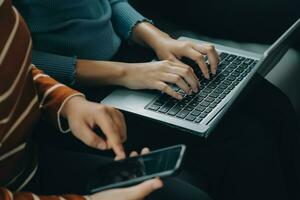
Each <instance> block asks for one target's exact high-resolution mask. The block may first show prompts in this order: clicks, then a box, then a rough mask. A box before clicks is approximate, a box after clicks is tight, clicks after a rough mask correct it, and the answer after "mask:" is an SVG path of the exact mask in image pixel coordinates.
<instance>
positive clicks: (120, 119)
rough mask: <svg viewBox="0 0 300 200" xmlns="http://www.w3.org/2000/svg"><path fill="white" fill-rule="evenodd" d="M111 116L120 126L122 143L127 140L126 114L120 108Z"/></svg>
mask: <svg viewBox="0 0 300 200" xmlns="http://www.w3.org/2000/svg"><path fill="white" fill-rule="evenodd" d="M111 117H112V119H113V120H114V121H115V123H116V125H117V126H118V131H119V133H120V137H121V141H122V143H123V142H125V141H126V140H127V126H126V122H125V117H124V115H123V114H122V113H121V112H120V111H119V110H117V109H114V112H112V115H111Z"/></svg>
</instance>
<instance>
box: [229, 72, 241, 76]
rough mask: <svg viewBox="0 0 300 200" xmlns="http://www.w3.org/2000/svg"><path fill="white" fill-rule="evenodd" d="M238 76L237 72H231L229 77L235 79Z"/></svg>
mask: <svg viewBox="0 0 300 200" xmlns="http://www.w3.org/2000/svg"><path fill="white" fill-rule="evenodd" d="M239 75H240V74H239V73H238V72H232V73H231V76H235V77H238V76H239Z"/></svg>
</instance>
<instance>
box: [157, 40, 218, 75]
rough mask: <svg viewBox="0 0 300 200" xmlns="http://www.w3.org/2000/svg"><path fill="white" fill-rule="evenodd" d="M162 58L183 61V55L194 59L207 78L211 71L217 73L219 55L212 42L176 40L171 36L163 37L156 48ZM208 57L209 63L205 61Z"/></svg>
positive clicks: (158, 55)
mask: <svg viewBox="0 0 300 200" xmlns="http://www.w3.org/2000/svg"><path fill="white" fill-rule="evenodd" d="M154 50H155V52H156V54H157V57H158V58H159V59H160V60H171V61H173V62H177V63H182V62H181V61H180V60H181V59H182V58H183V57H186V58H189V59H191V60H193V61H194V62H195V63H196V64H197V65H198V67H199V69H200V70H201V71H202V74H203V75H204V77H205V78H207V79H209V78H210V75H209V72H211V73H212V74H216V72H217V65H218V63H219V56H218V53H217V51H216V49H215V47H214V46H213V45H211V44H198V43H194V42H191V41H181V40H175V39H172V38H170V37H167V38H163V39H161V40H160V42H159V43H158V44H157V45H156V47H155V48H154ZM205 58H207V59H208V63H209V65H208V64H207V63H206V62H205Z"/></svg>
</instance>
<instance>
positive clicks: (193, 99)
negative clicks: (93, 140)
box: [102, 18, 300, 137]
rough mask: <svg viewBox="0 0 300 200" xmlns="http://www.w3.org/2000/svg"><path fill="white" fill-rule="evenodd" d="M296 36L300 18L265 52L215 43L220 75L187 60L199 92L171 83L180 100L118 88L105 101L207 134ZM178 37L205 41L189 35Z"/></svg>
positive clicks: (272, 65)
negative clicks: (204, 72)
mask: <svg viewBox="0 0 300 200" xmlns="http://www.w3.org/2000/svg"><path fill="white" fill-rule="evenodd" d="M297 37H298V38H299V37H300V18H299V19H298V20H297V21H296V22H295V23H294V24H293V25H292V26H291V27H290V28H289V29H288V30H287V31H286V32H285V33H284V34H283V35H282V36H281V37H280V38H279V39H278V40H277V41H276V42H275V43H273V44H272V45H271V46H270V47H269V49H268V50H266V51H265V52H264V54H263V55H260V54H256V53H252V52H248V51H244V50H240V49H235V48H231V47H227V46H223V45H219V44H214V45H215V47H216V49H217V51H218V53H219V56H220V63H219V65H218V71H217V74H216V75H215V76H213V77H211V78H210V80H207V79H205V78H203V76H202V73H201V71H200V69H199V67H198V66H196V64H195V63H194V62H189V61H188V60H187V61H185V62H186V63H187V64H189V65H190V66H191V67H192V68H193V69H194V71H195V74H196V75H197V76H198V78H199V81H200V91H199V93H197V94H193V95H186V94H185V93H184V92H183V91H182V90H181V89H180V88H178V87H177V86H175V85H172V88H173V89H174V90H175V91H176V92H179V93H180V94H181V95H183V96H184V98H183V99H182V100H181V101H179V100H176V99H174V98H172V97H170V96H168V95H167V94H162V93H159V92H153V91H136V90H129V89H116V90H114V91H113V92H112V93H111V94H110V95H108V96H107V97H106V98H105V99H104V100H103V101H102V103H103V104H106V105H109V106H113V107H115V108H118V109H120V110H122V111H126V112H130V113H134V114H137V115H140V116H141V117H146V118H149V119H152V120H156V121H158V122H162V123H166V124H168V125H170V126H175V127H177V128H180V129H183V130H185V131H188V132H191V133H193V134H196V135H199V136H203V137H208V135H209V134H210V133H211V131H212V130H213V129H214V127H216V125H217V124H218V123H219V121H220V119H221V118H222V116H224V114H225V113H226V112H227V111H228V109H229V108H230V107H231V106H232V104H233V102H234V101H235V100H236V99H237V97H239V96H240V95H241V93H242V92H243V90H246V86H247V85H248V84H249V82H250V81H251V80H252V79H253V76H254V74H255V73H259V74H261V75H262V76H265V75H266V74H268V72H269V71H270V70H272V68H273V67H274V66H275V65H276V64H277V63H278V62H279V61H280V59H281V58H282V56H283V55H284V54H285V53H286V51H287V50H288V49H289V48H290V47H291V45H292V43H293V42H294V41H295V40H296V39H297ZM179 40H188V41H193V42H195V43H206V42H205V41H200V40H195V39H192V38H187V37H180V38H179Z"/></svg>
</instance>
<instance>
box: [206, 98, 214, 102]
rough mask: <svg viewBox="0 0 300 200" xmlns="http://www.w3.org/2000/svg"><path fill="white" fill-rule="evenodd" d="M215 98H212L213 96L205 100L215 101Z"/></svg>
mask: <svg viewBox="0 0 300 200" xmlns="http://www.w3.org/2000/svg"><path fill="white" fill-rule="evenodd" d="M214 100H215V98H212V97H207V98H206V99H205V101H207V102H209V103H211V102H213V101H214Z"/></svg>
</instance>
